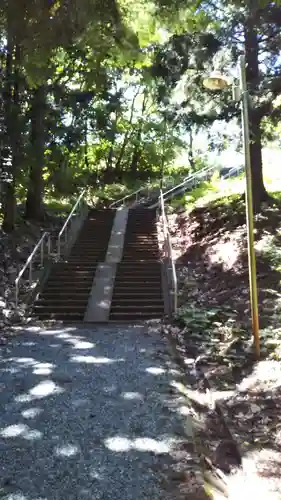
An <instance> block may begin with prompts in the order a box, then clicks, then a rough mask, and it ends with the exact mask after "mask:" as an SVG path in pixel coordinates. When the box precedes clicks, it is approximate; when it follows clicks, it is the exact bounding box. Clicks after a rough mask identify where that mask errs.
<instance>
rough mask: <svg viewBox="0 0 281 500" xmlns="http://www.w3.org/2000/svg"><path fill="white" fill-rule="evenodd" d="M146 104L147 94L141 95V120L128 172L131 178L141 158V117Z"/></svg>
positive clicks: (134, 174)
mask: <svg viewBox="0 0 281 500" xmlns="http://www.w3.org/2000/svg"><path fill="white" fill-rule="evenodd" d="M146 104H147V93H146V92H145V93H144V95H143V101H142V108H141V120H140V124H139V128H138V131H137V135H136V139H135V147H134V151H133V155H132V160H131V165H130V171H131V174H132V176H133V177H135V176H136V174H137V171H138V165H139V161H140V157H141V152H142V148H141V146H140V143H141V138H142V128H143V117H144V113H145V109H146Z"/></svg>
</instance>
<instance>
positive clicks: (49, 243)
mask: <svg viewBox="0 0 281 500" xmlns="http://www.w3.org/2000/svg"><path fill="white" fill-rule="evenodd" d="M50 255H51V235H50V233H49V234H48V259H49V258H50Z"/></svg>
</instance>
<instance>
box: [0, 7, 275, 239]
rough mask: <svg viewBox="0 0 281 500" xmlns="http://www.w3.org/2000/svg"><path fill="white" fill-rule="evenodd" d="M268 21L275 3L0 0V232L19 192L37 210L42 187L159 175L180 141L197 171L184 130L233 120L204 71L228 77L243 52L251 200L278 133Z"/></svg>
mask: <svg viewBox="0 0 281 500" xmlns="http://www.w3.org/2000/svg"><path fill="white" fill-rule="evenodd" d="M280 27H281V6H280V3H279V2H266V1H259V2H258V1H256V0H245V1H239V0H234V1H226V0H209V1H208V0H205V1H200V0H197V1H196V2H194V1H191V0H151V1H144V0H137V1H132V0H120V1H117V0H105V1H104V2H99V1H98V0H79V2H78V1H73V0H71V1H69V0H65V1H64V0H61V1H59V0H57V1H50V2H46V1H45V0H29V1H28V2H27V1H24V0H9V2H7V1H6V0H0V30H1V31H0V36H1V46H0V51H1V73H0V78H1V99H0V136H1V142H0V175H1V210H2V212H3V222H2V226H3V229H4V231H6V232H10V231H12V230H13V228H14V225H15V220H16V211H17V204H18V201H19V197H21V199H23V200H24V203H25V217H26V218H27V219H35V220H39V221H40V220H41V219H42V218H43V217H44V204H43V201H44V196H45V194H46V193H47V192H52V193H54V194H55V195H56V196H61V195H69V194H75V193H77V192H78V191H79V189H81V188H82V187H83V186H86V185H91V186H95V185H96V184H97V183H98V184H99V185H105V184H110V183H118V182H121V183H126V182H129V181H132V180H134V179H139V180H143V181H145V180H147V179H148V178H155V179H157V178H160V176H161V175H162V173H163V171H162V170H163V160H164V162H165V165H167V166H170V167H171V168H172V166H173V165H174V162H175V159H176V158H177V157H178V156H179V155H180V153H181V152H183V151H187V152H188V158H189V162H188V164H187V165H185V168H186V170H187V171H189V170H194V169H196V168H199V166H200V162H197V161H196V153H195V152H194V150H193V136H194V134H196V133H197V132H198V131H200V130H204V131H206V133H207V134H208V131H209V130H210V127H211V126H212V124H213V123H215V122H218V121H222V122H223V123H225V122H230V121H232V120H236V121H237V120H238V121H239V119H240V111H239V104H238V103H233V101H232V95H231V89H226V90H225V91H223V92H222V93H215V94H214V93H212V92H209V91H207V90H206V89H204V88H203V85H202V78H203V76H204V75H205V74H207V73H209V72H210V71H212V70H213V69H218V70H220V71H223V72H226V73H227V74H234V75H235V67H236V63H237V58H238V56H239V54H241V53H245V56H246V63H247V82H248V85H249V90H250V96H251V106H250V128H251V138H252V141H251V159H252V171H253V188H254V199H255V204H256V205H257V206H258V205H260V203H261V202H262V201H263V200H265V199H266V198H267V193H266V190H265V187H264V182H263V174H262V155H261V152H262V145H263V144H264V142H265V141H267V140H271V139H272V138H274V137H278V134H279V131H280V112H281V106H280V99H279V97H280V94H281V59H280V50H281V35H280V33H281V31H280ZM211 142H212V138H210V143H211ZM213 142H214V141H213ZM219 142H220V146H219V147H220V148H224V147H227V142H228V141H227V138H226V136H225V134H223V133H222V135H221V138H220V141H219Z"/></svg>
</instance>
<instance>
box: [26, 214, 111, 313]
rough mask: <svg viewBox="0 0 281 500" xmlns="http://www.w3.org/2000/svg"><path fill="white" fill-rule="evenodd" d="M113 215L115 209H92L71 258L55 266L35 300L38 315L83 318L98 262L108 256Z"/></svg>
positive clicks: (34, 310) (35, 309) (35, 310)
mask: <svg viewBox="0 0 281 500" xmlns="http://www.w3.org/2000/svg"><path fill="white" fill-rule="evenodd" d="M114 215H115V211H114V210H102V211H97V210H91V211H90V212H89V215H88V218H87V220H86V221H85V222H84V224H83V226H82V228H81V230H80V232H79V234H78V237H77V240H76V242H75V244H74V246H73V247H72V249H71V252H70V255H69V256H68V258H66V259H65V260H64V261H61V262H57V263H56V264H54V265H53V267H52V269H51V272H50V274H49V277H48V279H47V282H46V284H45V286H44V288H43V291H42V292H41V293H40V294H39V295H38V296H37V298H36V300H35V303H34V308H33V312H34V315H35V316H37V317H39V318H40V319H58V320H66V321H82V320H83V318H84V314H85V311H86V309H87V304H88V299H89V294H90V292H91V288H92V283H93V279H94V276H95V272H96V269H97V266H98V263H99V262H101V261H104V259H105V255H106V251H107V245H108V241H109V238H110V234H111V228H112V224H113V219H114Z"/></svg>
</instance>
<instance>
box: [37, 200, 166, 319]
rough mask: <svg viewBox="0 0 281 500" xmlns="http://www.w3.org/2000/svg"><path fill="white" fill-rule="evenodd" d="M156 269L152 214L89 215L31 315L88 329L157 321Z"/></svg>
mask: <svg viewBox="0 0 281 500" xmlns="http://www.w3.org/2000/svg"><path fill="white" fill-rule="evenodd" d="M161 269H162V268H161V261H160V256H159V249H158V239H157V228H156V212H155V210H149V209H146V208H135V209H131V210H129V209H128V208H123V209H120V210H117V211H115V210H110V209H109V210H101V211H98V210H91V211H90V213H89V216H88V218H87V220H86V221H85V222H84V224H83V226H82V228H81V230H80V232H79V234H78V236H77V239H76V242H75V243H74V246H73V247H72V249H71V252H70V254H69V256H68V257H67V258H65V259H64V260H63V261H60V262H58V263H56V264H54V265H53V267H52V269H51V272H50V274H49V276H48V279H47V281H46V283H45V286H44V287H43V290H42V292H41V293H40V294H38V296H37V297H36V300H35V303H34V307H33V312H34V315H35V316H36V317H38V318H40V319H42V320H44V319H56V320H62V321H66V322H73V321H74V322H82V321H84V322H90V323H92V322H93V323H95V322H96V323H106V322H108V321H114V322H121V323H122V322H124V321H125V322H126V321H130V322H132V321H138V320H142V319H152V318H159V317H162V316H163V314H164V300H163V294H162V277H161V275H162V271H161Z"/></svg>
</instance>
